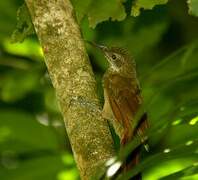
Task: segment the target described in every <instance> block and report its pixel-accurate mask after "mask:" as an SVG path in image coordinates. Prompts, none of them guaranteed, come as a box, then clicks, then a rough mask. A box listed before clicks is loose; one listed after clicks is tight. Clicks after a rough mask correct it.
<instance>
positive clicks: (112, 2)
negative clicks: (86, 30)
mask: <svg viewBox="0 0 198 180" xmlns="http://www.w3.org/2000/svg"><path fill="white" fill-rule="evenodd" d="M124 1H125V0H108V1H107V0H97V1H92V3H91V4H90V6H89V9H88V19H89V23H90V26H91V27H93V28H94V27H96V25H97V24H98V23H100V22H102V21H105V20H108V19H109V18H111V20H113V21H114V20H118V21H121V20H123V19H124V18H125V17H126V13H125V9H124V6H123V4H122V3H123V2H124Z"/></svg>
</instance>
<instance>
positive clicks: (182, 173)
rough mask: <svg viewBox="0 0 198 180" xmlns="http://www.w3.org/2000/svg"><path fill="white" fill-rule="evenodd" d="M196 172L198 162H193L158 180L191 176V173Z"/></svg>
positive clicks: (197, 170)
mask: <svg viewBox="0 0 198 180" xmlns="http://www.w3.org/2000/svg"><path fill="white" fill-rule="evenodd" d="M197 172H198V164H194V165H192V166H189V167H187V168H185V169H182V170H181V171H178V172H175V173H172V174H170V175H168V176H165V177H162V178H160V180H170V179H179V178H182V177H185V176H191V175H194V174H197Z"/></svg>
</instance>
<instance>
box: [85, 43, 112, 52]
mask: <svg viewBox="0 0 198 180" xmlns="http://www.w3.org/2000/svg"><path fill="white" fill-rule="evenodd" d="M85 41H86V42H87V43H88V44H90V45H91V46H93V47H95V48H97V49H100V50H101V51H102V52H105V51H107V50H108V48H107V47H106V46H103V45H99V44H96V43H95V42H91V41H87V40H85Z"/></svg>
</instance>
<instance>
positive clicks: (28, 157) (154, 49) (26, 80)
mask: <svg viewBox="0 0 198 180" xmlns="http://www.w3.org/2000/svg"><path fill="white" fill-rule="evenodd" d="M72 2H73V4H74V7H75V9H76V14H77V19H78V21H79V23H80V26H81V30H82V34H83V37H84V39H88V40H92V41H95V42H98V43H101V44H106V45H109V46H123V47H126V48H127V49H128V50H129V51H130V52H131V54H132V55H133V57H134V58H135V60H136V62H137V68H138V74H139V79H140V83H141V86H142V93H143V96H144V100H145V108H146V110H147V111H148V114H149V119H150V124H151V128H150V131H149V132H148V137H149V144H150V151H149V152H145V151H144V150H143V151H142V161H141V163H140V164H139V165H138V166H137V167H136V168H134V169H133V170H132V171H130V172H129V173H128V174H125V177H130V176H132V175H134V174H136V173H137V172H139V171H141V172H142V173H143V178H144V179H145V180H155V179H160V178H161V179H186V180H191V179H198V175H197V172H198V171H197V167H198V164H197V162H198V154H197V153H198V149H197V147H198V146H197V140H198V135H197V132H198V127H197V123H198V40H197V38H198V36H197V32H198V19H197V18H196V17H194V16H197V12H198V6H197V2H196V0H191V1H188V6H187V4H186V1H185V0H183V1H181V0H175V1H170V2H168V3H167V1H166V0H152V1H144V0H134V1H132V2H131V1H130V0H127V1H117V0H111V1H103V0H98V1H93V0H84V1H80V0H72ZM121 2H124V4H121ZM165 3H167V4H165ZM22 4H23V1H22V0H15V1H11V0H7V1H0V179H1V180H27V179H28V180H31V179H32V180H35V179H38V180H39V179H50V180H51V179H52V180H55V179H57V180H74V179H79V175H78V172H77V169H76V165H75V163H74V160H73V157H72V153H71V148H70V145H69V140H68V139H67V138H66V137H67V134H66V132H65V127H64V123H63V120H62V117H61V115H60V110H59V106H58V105H57V102H56V97H55V92H54V90H53V88H52V85H51V82H50V78H49V76H48V73H47V70H46V67H45V64H44V61H43V54H42V50H41V48H40V46H39V43H38V41H37V39H36V37H35V36H31V37H29V38H28V39H26V40H25V41H24V42H23V43H20V44H19V43H18V44H12V43H11V34H12V32H13V31H14V28H15V27H16V26H17V27H18V29H20V30H21V31H15V35H16V32H17V33H18V35H16V38H17V37H18V38H19V39H18V40H19V41H21V40H22V39H23V35H27V34H29V33H27V31H24V29H23V28H22V29H21V27H26V28H27V27H28V26H24V25H23V24H21V26H20V24H18V25H17V17H16V12H17V9H18V8H19V7H20V6H21V5H22ZM159 4H165V5H159ZM155 5H158V6H155ZM142 8H144V9H151V8H153V9H152V10H146V11H141V14H140V15H139V16H138V17H131V16H130V14H131V9H132V14H133V15H138V14H139V10H140V9H142ZM188 12H189V13H190V14H192V15H194V16H191V15H189V14H188ZM22 17H23V15H22ZM125 17H126V18H125ZM109 18H111V20H122V21H120V22H118V21H105V22H102V21H104V20H108V19H109ZM124 18H125V19H124ZM123 19H124V20H123ZM18 23H19V22H18ZM98 23H99V24H98ZM27 24H28V22H27V23H26V25H27ZM96 25H97V26H96ZM90 26H91V27H95V26H96V28H95V29H92V28H90ZM20 33H21V34H20ZM16 40H17V39H16ZM87 51H88V53H89V56H90V60H91V63H92V66H93V70H94V72H95V76H96V80H97V84H98V94H99V97H100V99H101V103H102V102H103V97H102V96H103V90H102V87H101V77H102V74H103V73H104V71H105V69H106V68H107V62H106V61H105V59H104V57H103V56H102V55H101V54H100V53H99V52H97V51H96V50H95V49H92V48H91V47H90V46H87ZM138 143H139V142H138V140H137V141H134V142H133V143H132V144H131V145H130V147H129V149H126V150H124V151H123V153H124V154H122V152H121V156H122V157H124V156H126V154H127V153H129V152H130V151H131V150H132V149H134V148H135V146H137V145H138ZM107 169H108V167H107ZM100 174H101V172H100ZM120 178H121V179H123V178H124V177H123V175H121V176H120Z"/></svg>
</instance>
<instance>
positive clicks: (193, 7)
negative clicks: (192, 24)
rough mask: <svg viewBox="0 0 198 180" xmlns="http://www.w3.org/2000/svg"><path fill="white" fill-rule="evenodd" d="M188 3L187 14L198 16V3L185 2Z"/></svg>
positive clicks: (188, 0) (193, 1)
mask: <svg viewBox="0 0 198 180" xmlns="http://www.w3.org/2000/svg"><path fill="white" fill-rule="evenodd" d="M187 3H188V8H189V9H188V13H189V14H191V15H194V16H198V1H197V0H187Z"/></svg>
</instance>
